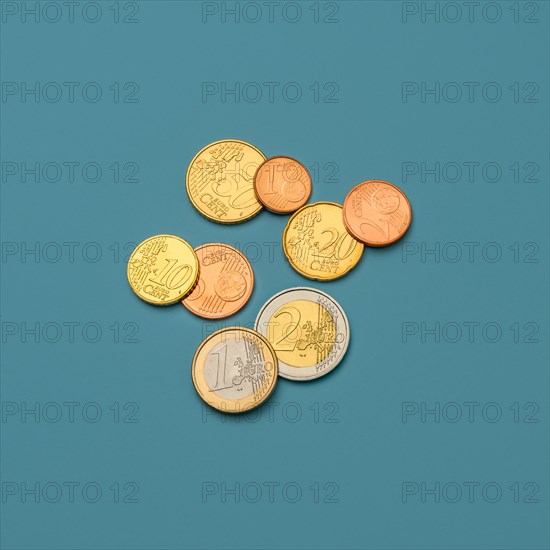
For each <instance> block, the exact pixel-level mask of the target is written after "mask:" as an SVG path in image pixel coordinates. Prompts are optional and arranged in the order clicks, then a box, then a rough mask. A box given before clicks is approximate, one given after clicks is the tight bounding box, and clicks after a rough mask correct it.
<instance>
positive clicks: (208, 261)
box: [182, 243, 254, 319]
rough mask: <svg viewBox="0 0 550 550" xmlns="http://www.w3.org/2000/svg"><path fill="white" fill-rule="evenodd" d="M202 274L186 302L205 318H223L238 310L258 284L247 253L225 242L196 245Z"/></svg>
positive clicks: (187, 306)
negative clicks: (255, 282) (255, 284)
mask: <svg viewBox="0 0 550 550" xmlns="http://www.w3.org/2000/svg"><path fill="white" fill-rule="evenodd" d="M195 252H196V254H197V256H198V258H199V266H200V276H199V282H198V283H197V286H196V287H195V289H194V290H193V292H191V294H189V295H188V296H187V297H186V298H185V300H183V301H182V304H183V305H184V306H185V307H186V308H187V309H188V310H189V311H191V312H192V313H194V314H195V315H198V316H199V317H204V318H205V319H221V318H223V317H229V316H230V315H233V314H234V313H237V311H239V310H240V309H241V308H242V307H243V306H244V305H245V304H246V303H247V302H248V299H249V298H250V295H251V294H252V289H253V287H254V272H253V271H252V266H251V265H250V262H249V261H248V259H247V258H246V256H245V255H244V254H243V253H242V252H239V251H238V250H237V249H235V248H233V247H232V246H229V245H227V244H223V243H211V244H203V245H202V246H199V247H197V248H195Z"/></svg>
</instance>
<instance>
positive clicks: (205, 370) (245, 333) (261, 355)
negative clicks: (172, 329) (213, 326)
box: [191, 327, 279, 413]
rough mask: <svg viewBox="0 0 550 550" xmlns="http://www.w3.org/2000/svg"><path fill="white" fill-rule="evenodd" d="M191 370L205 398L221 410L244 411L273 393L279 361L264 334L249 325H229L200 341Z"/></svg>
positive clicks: (230, 411) (227, 411) (198, 388)
mask: <svg viewBox="0 0 550 550" xmlns="http://www.w3.org/2000/svg"><path fill="white" fill-rule="evenodd" d="M191 372H192V376H193V384H194V385H195V389H196V390H197V392H198V394H199V395H200V397H201V399H203V401H205V402H206V403H207V404H208V405H210V406H211V407H214V408H215V409H218V410H219V411H222V412H226V413H241V412H246V411H249V410H250V409H253V408H255V407H257V406H258V405H261V404H262V403H263V402H264V401H265V400H266V399H267V398H268V397H269V396H270V395H271V392H272V391H273V390H274V388H275V384H276V383H277V375H278V373H279V363H278V360H277V355H276V354H275V351H274V350H273V347H272V346H271V344H270V343H269V342H268V340H267V339H266V338H265V337H264V336H262V335H261V334H259V333H258V332H256V331H255V330H252V329H249V328H244V327H230V328H224V329H221V330H218V331H217V332H214V333H213V334H211V335H210V336H209V337H208V338H206V340H204V341H203V342H202V343H201V345H200V346H199V347H198V349H197V351H196V352H195V357H193V367H192V370H191Z"/></svg>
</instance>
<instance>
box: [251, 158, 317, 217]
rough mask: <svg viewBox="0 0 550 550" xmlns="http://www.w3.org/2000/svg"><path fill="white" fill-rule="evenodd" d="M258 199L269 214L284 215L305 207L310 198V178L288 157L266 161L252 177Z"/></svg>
mask: <svg viewBox="0 0 550 550" xmlns="http://www.w3.org/2000/svg"><path fill="white" fill-rule="evenodd" d="M254 190H255V191H256V197H257V198H258V200H259V201H260V202H261V203H262V204H263V205H264V206H265V207H266V208H267V209H268V210H270V211H271V212H275V213H276V214H288V213H290V212H294V211H296V210H298V208H301V207H302V206H304V204H306V202H307V201H308V199H309V196H310V195H311V176H310V175H309V172H308V171H307V169H306V167H305V166H304V165H303V164H301V163H300V162H298V161H297V160H294V159H292V158H290V157H273V158H270V159H267V160H266V161H265V162H264V163H263V164H262V165H261V166H260V167H259V168H258V171H257V172H256V175H255V176H254Z"/></svg>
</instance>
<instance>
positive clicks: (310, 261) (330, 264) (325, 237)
mask: <svg viewBox="0 0 550 550" xmlns="http://www.w3.org/2000/svg"><path fill="white" fill-rule="evenodd" d="M363 249H364V245H363V243H361V242H359V241H358V240H357V239H355V238H354V237H353V236H352V235H350V233H349V232H348V231H347V230H346V227H345V226H344V222H343V220H342V206H341V205H340V204H337V203H335V202H328V201H322V202H314V203H310V204H306V205H305V206H302V208H300V209H299V210H297V211H296V212H294V214H293V215H292V216H291V217H290V219H289V220H288V223H287V225H286V227H285V230H284V232H283V251H284V253H285V256H286V258H287V260H288V261H289V263H290V265H291V266H292V267H293V268H294V269H295V270H296V271H297V272H298V273H300V275H303V276H304V277H307V278H308V279H314V280H316V281H330V280H333V279H339V278H340V277H343V276H344V275H346V274H347V273H348V272H349V271H351V270H352V269H353V268H354V267H355V266H356V265H357V264H358V262H359V260H360V259H361V256H362V254H363Z"/></svg>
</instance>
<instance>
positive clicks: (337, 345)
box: [255, 287, 349, 381]
mask: <svg viewBox="0 0 550 550" xmlns="http://www.w3.org/2000/svg"><path fill="white" fill-rule="evenodd" d="M255 327H256V330H257V331H258V332H259V333H260V334H263V335H264V336H265V337H266V338H267V339H268V340H269V341H270V342H271V345H272V346H273V349H274V350H275V353H276V354H277V357H278V359H279V375H280V376H282V377H284V378H289V379H291V380H298V381H305V380H313V379H314V378H319V377H320V376H324V375H325V374H327V373H329V372H330V371H331V370H333V369H334V368H335V367H336V366H337V365H338V364H339V363H340V361H342V358H343V357H344V355H345V353H346V350H347V349H348V344H349V323H348V319H347V317H346V314H345V313H344V310H343V309H342V307H341V306H340V304H339V303H338V302H337V301H336V300H335V299H334V298H332V297H330V296H329V295H328V294H325V293H324V292H321V291H319V290H315V289H313V288H306V287H300V288H289V289H287V290H283V291H282V292H279V294H276V295H275V296H273V297H272V298H270V299H269V300H268V301H267V302H266V303H265V304H264V306H263V307H262V309H261V310H260V313H259V314H258V317H257V318H256V324H255Z"/></svg>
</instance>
